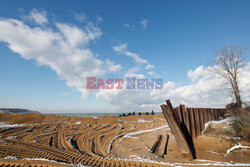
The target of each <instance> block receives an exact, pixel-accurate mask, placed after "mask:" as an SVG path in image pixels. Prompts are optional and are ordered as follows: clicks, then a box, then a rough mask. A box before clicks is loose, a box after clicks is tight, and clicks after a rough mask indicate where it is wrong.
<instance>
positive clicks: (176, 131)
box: [161, 100, 195, 160]
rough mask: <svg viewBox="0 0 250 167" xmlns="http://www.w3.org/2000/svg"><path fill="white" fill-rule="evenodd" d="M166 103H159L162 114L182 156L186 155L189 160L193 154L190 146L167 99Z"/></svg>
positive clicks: (192, 157)
mask: <svg viewBox="0 0 250 167" xmlns="http://www.w3.org/2000/svg"><path fill="white" fill-rule="evenodd" d="M166 103H167V106H166V105H161V108H162V112H163V115H164V116H165V118H166V120H167V122H168V124H169V127H170V129H171V131H172V133H173V135H174V137H175V139H176V142H177V144H178V145H179V147H180V150H181V152H182V154H183V155H184V157H188V158H189V159H190V160H193V159H194V158H195V156H194V155H193V154H192V151H191V147H190V145H189V143H188V142H187V139H186V138H185V136H184V134H183V132H182V130H181V128H180V124H178V122H177V120H176V117H175V116H174V110H173V107H172V104H171V102H170V100H167V101H166Z"/></svg>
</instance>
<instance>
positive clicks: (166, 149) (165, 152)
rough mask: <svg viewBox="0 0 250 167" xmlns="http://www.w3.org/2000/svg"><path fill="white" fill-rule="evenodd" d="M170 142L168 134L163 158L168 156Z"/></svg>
mask: <svg viewBox="0 0 250 167" xmlns="http://www.w3.org/2000/svg"><path fill="white" fill-rule="evenodd" d="M168 140H169V135H168V134H167V138H166V144H165V147H164V152H163V154H162V156H161V157H162V158H164V157H166V155H167V152H168Z"/></svg>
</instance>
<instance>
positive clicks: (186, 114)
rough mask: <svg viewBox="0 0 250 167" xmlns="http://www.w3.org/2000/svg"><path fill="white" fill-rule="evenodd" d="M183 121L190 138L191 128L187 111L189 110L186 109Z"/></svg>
mask: <svg viewBox="0 0 250 167" xmlns="http://www.w3.org/2000/svg"><path fill="white" fill-rule="evenodd" d="M185 119H186V123H185V125H186V127H187V130H188V133H189V135H190V136H191V137H192V133H191V127H190V110H189V108H186V112H185Z"/></svg>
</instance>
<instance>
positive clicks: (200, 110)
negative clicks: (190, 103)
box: [198, 108, 205, 131]
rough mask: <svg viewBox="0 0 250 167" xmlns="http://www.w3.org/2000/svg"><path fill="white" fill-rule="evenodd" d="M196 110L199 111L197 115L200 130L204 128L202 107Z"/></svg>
mask: <svg viewBox="0 0 250 167" xmlns="http://www.w3.org/2000/svg"><path fill="white" fill-rule="evenodd" d="M198 112H199V116H200V127H201V131H203V130H204V125H205V123H204V117H203V112H202V108H199V109H198Z"/></svg>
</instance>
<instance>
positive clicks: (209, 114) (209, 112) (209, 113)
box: [207, 108, 212, 122]
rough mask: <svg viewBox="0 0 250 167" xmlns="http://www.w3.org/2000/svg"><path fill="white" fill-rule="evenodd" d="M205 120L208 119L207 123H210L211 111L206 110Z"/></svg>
mask: <svg viewBox="0 0 250 167" xmlns="http://www.w3.org/2000/svg"><path fill="white" fill-rule="evenodd" d="M207 114H208V115H207V118H208V122H210V121H211V120H212V119H211V110H210V108H207Z"/></svg>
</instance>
